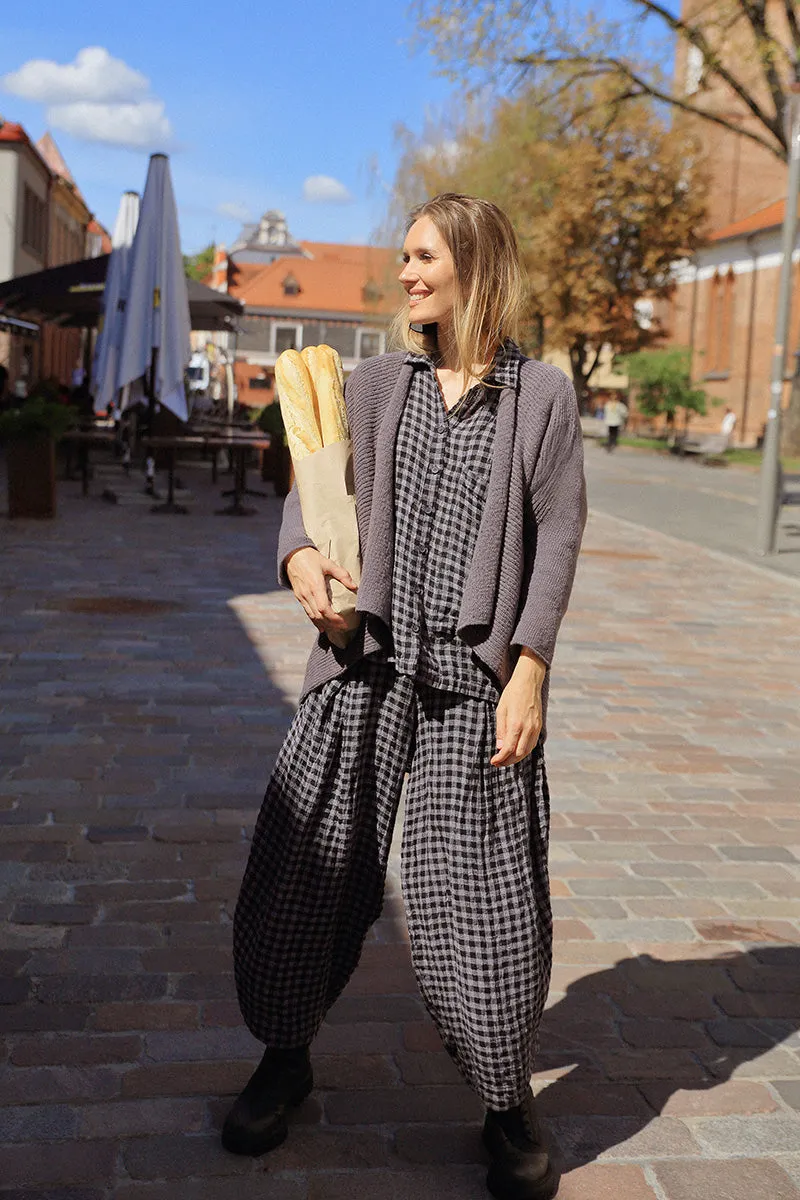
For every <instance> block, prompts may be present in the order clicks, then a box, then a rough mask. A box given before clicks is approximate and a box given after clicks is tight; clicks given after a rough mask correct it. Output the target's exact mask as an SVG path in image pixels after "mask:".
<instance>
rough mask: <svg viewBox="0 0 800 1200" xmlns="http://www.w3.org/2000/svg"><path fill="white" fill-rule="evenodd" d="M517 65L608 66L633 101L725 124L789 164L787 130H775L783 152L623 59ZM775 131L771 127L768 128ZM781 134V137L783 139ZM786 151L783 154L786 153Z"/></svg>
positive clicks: (529, 58)
mask: <svg viewBox="0 0 800 1200" xmlns="http://www.w3.org/2000/svg"><path fill="white" fill-rule="evenodd" d="M512 61H513V62H516V63H519V64H520V65H527V66H539V67H563V66H570V65H571V66H578V65H580V64H587V65H590V64H591V65H601V64H603V65H605V67H606V68H607V70H608V72H609V73H610V72H616V73H617V74H619V75H622V76H624V77H625V78H626V79H628V80H629V82H630V83H632V84H633V85H634V87H636V88H637V89H638V93H636V92H632V93H631V95H630V97H629V98H633V97H634V96H635V95H637V94H638V95H639V96H652V97H653V99H654V100H661V101H662V102H663V103H664V104H669V105H671V106H672V107H673V108H679V109H680V110H681V111H682V112H687V113H691V114H692V115H693V116H696V117H702V118H703V119H704V120H706V121H711V122H712V123H713V124H715V125H721V126H722V128H723V129H729V130H731V132H733V133H736V134H739V135H740V136H741V137H745V138H749V140H750V141H751V142H755V143H756V144H757V145H759V146H763V147H764V148H765V149H766V150H769V151H770V153H771V154H774V155H775V157H776V158H777V159H779V160H780V161H781V162H785V161H786V140H785V134H784V132H783V130H782V129H781V130H780V131H778V130H772V132H773V133H774V135H775V140H776V141H777V142H778V144H779V146H780V147H781V149H778V147H776V146H775V144H774V142H769V141H767V139H766V138H764V137H762V136H761V134H759V133H756V132H754V131H753V130H750V129H743V128H742V127H741V126H739V125H737V124H736V123H735V122H734V121H729V120H727V118H725V117H721V116H719V115H718V114H717V113H714V112H711V111H709V110H708V109H705V108H698V107H697V105H695V104H690V103H689V102H688V101H687V100H684V99H682V98H681V97H679V96H675V95H673V94H672V93H671V92H666V91H664V90H663V89H661V88H658V87H656V85H655V84H654V83H650V82H649V81H648V80H647V79H644V78H643V77H642V76H641V75H638V74H637V73H636V71H634V70H633V68H632V67H630V66H629V65H628V64H627V63H625V62H623V61H622V60H621V59H618V58H612V57H610V56H606V55H583V54H576V55H569V54H565V55H564V56H563V57H559V58H545V57H543V56H540V55H538V54H526V55H523V56H521V57H520V58H515V59H513V60H512ZM768 128H770V129H771V126H769V125H768ZM779 134H780V136H779ZM782 151H783V152H782Z"/></svg>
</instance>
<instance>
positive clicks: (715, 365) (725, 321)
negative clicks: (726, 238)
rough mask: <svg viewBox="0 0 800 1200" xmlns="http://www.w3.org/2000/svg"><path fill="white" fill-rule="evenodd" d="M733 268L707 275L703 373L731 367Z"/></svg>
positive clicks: (714, 372)
mask: <svg viewBox="0 0 800 1200" xmlns="http://www.w3.org/2000/svg"><path fill="white" fill-rule="evenodd" d="M734 280H735V276H734V274H733V269H732V268H730V267H729V268H728V270H727V271H725V272H724V273H722V274H721V273H720V272H719V271H717V272H716V274H715V275H714V276H713V277H712V278H711V279H709V281H708V283H709V292H708V312H707V315H706V362H705V368H706V374H707V375H726V374H727V373H728V372H729V371H730V369H731V353H732V349H733V302H734Z"/></svg>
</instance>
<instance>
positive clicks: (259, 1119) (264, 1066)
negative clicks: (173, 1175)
mask: <svg viewBox="0 0 800 1200" xmlns="http://www.w3.org/2000/svg"><path fill="white" fill-rule="evenodd" d="M313 1086H314V1080H313V1077H312V1074H311V1059H310V1057H309V1053H308V1046H299V1047H297V1049H294V1050H269V1049H268V1050H265V1051H264V1057H263V1058H262V1059H261V1062H260V1063H259V1065H258V1066H257V1067H256V1069H255V1071H254V1072H253V1074H252V1076H251V1077H250V1080H249V1082H248V1084H247V1086H246V1087H245V1089H244V1091H243V1092H242V1094H241V1095H240V1096H239V1097H238V1099H237V1100H236V1101H235V1102H234V1105H233V1108H232V1109H231V1111H230V1112H229V1113H228V1116H227V1117H226V1119H225V1124H224V1125H223V1127H222V1144H223V1146H224V1147H225V1149H226V1150H230V1152H231V1153H232V1154H252V1155H253V1156H256V1155H259V1154H266V1153H267V1151H268V1150H274V1149H275V1147H276V1146H280V1144H281V1142H283V1141H285V1140H286V1135H287V1134H288V1132H289V1127H288V1125H287V1123H286V1113H287V1111H288V1110H289V1109H290V1108H292V1107H293V1106H294V1105H296V1104H302V1102H303V1101H304V1100H305V1098H306V1096H307V1095H308V1093H309V1092H310V1091H311V1089H312V1087H313Z"/></svg>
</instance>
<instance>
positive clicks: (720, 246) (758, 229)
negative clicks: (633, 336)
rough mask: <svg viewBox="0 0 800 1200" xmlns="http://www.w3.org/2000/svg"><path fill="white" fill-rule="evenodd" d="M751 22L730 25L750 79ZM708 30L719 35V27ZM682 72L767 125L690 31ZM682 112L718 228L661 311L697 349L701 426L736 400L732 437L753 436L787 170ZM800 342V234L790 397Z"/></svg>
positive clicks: (731, 42) (779, 17) (728, 110)
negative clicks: (708, 61) (703, 168)
mask: <svg viewBox="0 0 800 1200" xmlns="http://www.w3.org/2000/svg"><path fill="white" fill-rule="evenodd" d="M767 8H768V20H769V25H770V28H771V29H773V30H774V31H775V32H776V33H777V34H778V36H780V37H781V38H782V39H785V44H786V45H787V47H788V46H790V45H791V38H790V34H789V29H788V26H787V23H786V10H785V6H784V4H783V2H782V0H768V5H767ZM700 10H702V11H703V12H704V13H705V14H707V15H709V14H710V15H711V16H713V5H709V4H708V0H684V2H683V7H682V15H683V16H684V17H685V18H692V17H695V16H696V14H697V12H699V11H700ZM744 26H745V22H744V18H742V20H741V23H740V30H738V31H737V28H736V27H734V28H733V30H729V31H728V32H727V34H726V38H727V41H726V59H727V61H730V62H733V63H734V64H735V67H736V70H737V72H738V73H739V75H740V76H741V77H743V78H744V80H745V81H746V80H747V62H748V60H749V61H752V58H753V55H754V53H755V51H754V48H753V45H752V42H751V35H750V34H749V31H748V30H746V29H745V28H744ZM709 36H711V37H713V36H715V34H714V33H713V31H711V32H710V34H709ZM675 71H676V83H677V84H678V86H679V87H680V88H681V90H682V92H683V94H684V95H686V96H689V97H691V98H692V101H693V102H694V103H695V104H697V105H698V106H699V105H702V106H703V107H704V108H707V109H709V110H710V111H712V112H715V113H718V114H720V115H724V116H725V117H726V118H727V119H729V120H731V121H732V122H735V123H736V125H737V126H738V127H739V128H740V129H741V130H743V131H745V130H747V129H751V130H758V129H760V127H759V126H758V124H757V122H756V119H755V117H753V116H752V115H751V114H750V113H749V112H748V111H747V110H746V109H745V107H744V105H743V104H742V102H741V101H740V100H739V99H738V98H737V97H736V96H735V95H734V93H733V92H732V91H731V90H730V89H729V88H728V87H727V85H725V84H722V83H720V82H716V81H710V80H706V79H704V78H703V74H702V57H701V56H700V55H699V54H698V53H697V52H695V50H694V48H693V47H689V46H688V45H687V44H686V42H684V41H683V40H681V41H680V42H679V44H678V50H677V54H676V62H675ZM764 100H765V102H766V103H768V101H767V99H766V97H765V98H764ZM676 119H677V120H680V121H682V122H687V123H690V124H691V127H692V131H693V133H694V134H695V135H696V136H697V138H698V139H699V140H700V143H701V145H702V148H703V150H704V152H705V154H706V156H707V159H708V163H709V167H710V181H711V186H710V194H709V204H708V223H709V231H708V239H707V242H706V245H705V247H704V248H703V249H702V250H700V251H699V252H698V253H697V254H696V255H695V256H694V258H693V259H692V260H691V261H687V262H684V263H681V264H679V265H678V266H677V268H676V278H677V281H678V287H677V289H676V291H675V294H674V296H673V297H672V299H671V301H669V302H668V303H667V304H666V305H664V306H663V307H662V309H661V310H660V313H659V315H660V316H661V319H662V321H663V322H664V324H665V326H666V328H667V330H668V335H669V339H668V340H669V341H670V343H671V344H674V345H680V346H688V347H689V348H690V349H691V352H692V378H693V380H694V382H695V383H696V384H697V385H698V386H700V387H702V388H704V389H705V391H706V393H707V394H708V396H709V398H710V400H711V401H712V403H711V404H710V405H709V410H708V414H707V415H706V416H705V417H693V418H692V428H693V429H697V430H702V429H707V430H711V429H717V428H719V425H720V422H721V419H722V414H723V412H724V408H725V407H726V406H727V407H730V408H731V409H732V410H733V411H734V412H735V413H736V417H737V423H736V428H735V431H734V436H733V441H734V442H735V443H738V444H740V445H753V444H755V443H756V442H757V441H758V439H759V438H760V436H761V433H762V430H763V427H764V423H765V420H766V413H767V409H768V407H769V384H770V363H771V358H772V349H773V342H774V333H775V318H776V313H777V303H778V281H779V276H780V266H781V224H782V222H783V217H784V212H785V197H786V187H787V174H788V170H787V167H786V164H785V163H783V162H781V161H780V160H779V159H778V158H777V157H776V156H775V155H774V154H772V153H770V151H769V150H767V149H766V148H765V147H761V146H759V145H758V144H757V143H755V142H754V141H752V140H751V139H749V138H748V137H746V136H744V133H739V134H737V133H735V132H733V131H732V130H728V129H725V128H723V127H722V126H720V125H716V124H713V123H711V122H709V121H705V120H702V119H700V118H697V117H693V116H691V115H686V114H683V113H682V114H679V115H678V116H677V117H676ZM798 349H800V242H799V243H798V249H797V250H796V251H795V265H794V274H793V302H792V321H791V334H790V339H789V354H788V356H787V365H786V377H785V381H786V382H785V395H784V403H786V402H788V396H789V390H790V386H791V379H792V376H793V375H794V372H795V370H796V368H797V365H798V359H797V356H796V355H795V353H794V352H795V351H797V350H798ZM714 402H716V403H714Z"/></svg>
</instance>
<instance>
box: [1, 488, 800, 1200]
mask: <svg viewBox="0 0 800 1200" xmlns="http://www.w3.org/2000/svg"><path fill="white" fill-rule="evenodd" d="M199 480H200V476H199V474H197V475H196V476H193V477H192V493H193V494H192V496H191V498H190V506H191V508H192V510H193V511H192V514H191V515H189V516H186V517H179V516H170V517H165V516H155V515H151V514H150V512H149V511H148V509H147V507H143V506H141V505H133V504H128V503H127V502H125V503H120V504H118V505H116V506H112V505H108V504H103V502H102V501H100V500H99V499H96V498H93V497H91V498H89V499H88V500H85V501H84V500H81V499H80V498H79V497H78V495H77V490H78V489H77V485H76V484H69V485H62V487H61V515H60V517H59V520H58V521H57V522H56V523H27V522H25V523H22V522H15V523H13V524H11V523H9V522H5V521H4V522H3V523H2V524H1V525H0V556H1V558H2V564H3V568H2V574H1V575H0V605H2V613H3V627H2V632H1V633H0V651H1V653H0V761H2V770H0V839H1V840H2V844H3V845H2V849H3V853H2V865H1V866H0V871H2V883H3V892H2V900H1V901H0V909H1V911H2V917H3V918H4V919H5V921H6V924H5V927H4V931H3V935H2V951H1V952H0V960H2V961H1V966H2V969H0V1000H2V1001H3V1004H2V1008H0V1016H2V1022H3V1030H2V1035H1V1040H0V1048H1V1049H2V1063H3V1065H2V1067H1V1068H0V1070H1V1071H2V1075H1V1077H0V1079H1V1082H0V1104H1V1105H2V1108H0V1190H2V1191H3V1195H5V1196H7V1197H8V1196H13V1197H14V1198H15V1200H22V1198H23V1197H24V1198H26V1200H33V1198H34V1197H38V1200H106V1198H110V1197H112V1196H113V1197H114V1198H115V1200H229V1198H230V1200H248V1198H250V1197H254V1198H255V1197H258V1198H259V1200H260V1198H261V1197H265V1198H266V1197H268V1198H270V1200H340V1198H341V1200H343V1198H345V1197H347V1198H348V1200H349V1198H350V1197H354V1196H359V1197H363V1198H364V1200H412V1198H413V1200H416V1198H421V1197H425V1198H428V1197H432V1198H433V1197H436V1198H438V1200H450V1198H454V1200H455V1198H463V1200H478V1198H480V1197H483V1196H484V1195H485V1194H486V1193H485V1192H484V1184H483V1177H484V1170H485V1167H484V1162H483V1157H482V1150H481V1147H480V1142H479V1128H480V1115H481V1114H480V1110H479V1106H478V1105H477V1103H476V1101H475V1099H474V1098H473V1096H472V1095H471V1093H470V1092H469V1091H467V1089H466V1088H465V1087H464V1086H462V1085H461V1084H460V1083H459V1080H458V1077H457V1076H456V1074H455V1073H454V1070H453V1068H452V1066H451V1065H450V1061H449V1059H448V1058H447V1056H446V1055H445V1053H444V1052H443V1050H442V1048H441V1046H440V1045H439V1043H438V1041H437V1038H436V1035H435V1032H434V1030H433V1028H432V1026H431V1025H430V1023H429V1022H428V1021H427V1019H426V1017H425V1013H424V1009H423V1007H422V1004H421V1002H420V999H419V997H418V995H417V992H416V990H415V985H414V979H413V975H412V972H411V969H410V965H409V958H408V949H407V945H406V942H405V937H404V927H403V918H402V903H401V899H400V896H399V888H398V882H397V862H396V859H395V861H394V863H393V868H392V876H391V880H390V887H389V891H388V895H387V901H386V908H385V913H384V916H383V918H382V919H381V921H380V922H379V923H378V924H377V925H376V927H375V929H374V930H373V933H372V935H371V938H370V940H369V943H368V945H367V947H366V951H365V954H364V958H363V961H362V964H361V966H360V967H359V970H358V972H357V973H356V975H355V977H354V979H353V981H352V983H351V985H350V987H349V988H348V989H347V993H346V995H345V996H343V998H342V999H341V1000H340V1001H339V1002H338V1003H337V1005H336V1006H335V1008H334V1009H333V1010H332V1012H331V1013H330V1016H329V1020H328V1021H327V1023H326V1024H325V1026H324V1028H323V1031H322V1033H321V1035H320V1037H319V1040H318V1042H317V1043H316V1046H315V1070H316V1076H317V1084H318V1086H317V1089H316V1091H315V1092H314V1094H313V1096H312V1098H310V1099H309V1100H308V1101H307V1103H306V1104H305V1106H304V1107H303V1108H302V1109H301V1110H300V1111H299V1112H298V1113H297V1115H296V1117H295V1119H294V1121H293V1127H292V1131H291V1138H290V1140H289V1142H288V1143H287V1145H286V1146H285V1147H284V1148H282V1149H281V1150H279V1151H278V1152H276V1153H275V1154H274V1155H271V1156H269V1157H267V1158H266V1159H263V1160H259V1161H256V1162H252V1161H250V1160H246V1159H245V1160H242V1159H238V1158H235V1157H233V1156H230V1155H227V1154H226V1153H225V1152H224V1151H223V1150H222V1149H221V1148H220V1146H219V1144H218V1129H219V1126H220V1122H221V1120H222V1117H223V1114H224V1112H225V1110H226V1108H227V1105H228V1103H229V1098H230V1097H231V1096H232V1095H233V1094H234V1093H236V1092H237V1091H238V1090H239V1088H240V1087H241V1086H242V1085H243V1083H244V1082H245V1080H246V1079H247V1077H248V1075H249V1073H250V1070H251V1068H252V1064H253V1062H254V1060H255V1059H256V1058H257V1057H258V1047H257V1045H256V1044H255V1043H254V1041H253V1040H252V1039H251V1038H250V1037H249V1035H247V1034H246V1033H245V1032H244V1031H243V1029H242V1027H241V1024H240V1019H239V1015H238V1012H237V1008H236V1005H235V1002H234V993H233V986H232V976H231V957H230V934H231V912H232V908H233V904H234V901H235V897H236V893H237V888H238V883H239V879H240V876H241V871H242V868H243V864H244V861H245V856H246V851H247V835H248V831H249V830H250V829H251V827H252V824H253V820H254V817H255V813H256V809H257V806H258V803H259V800H260V796H261V794H262V793H263V789H264V784H265V782H266V778H267V774H268V771H269V769H270V764H271V761H272V759H273V757H274V754H275V752H276V749H277V747H278V746H279V745H280V742H281V740H282V737H283V734H284V731H285V728H286V725H287V723H288V721H289V719H290V716H291V713H292V711H293V704H294V702H295V700H296V697H297V694H298V689H299V686H300V679H301V675H302V668H303V663H304V658H305V654H306V651H307V648H308V646H309V643H310V638H311V636H312V635H313V630H311V628H310V626H309V625H308V623H307V621H306V618H305V617H304V615H303V613H302V612H301V610H300V608H299V606H298V605H297V604H296V603H295V601H294V599H293V597H292V596H291V595H290V594H289V593H285V592H279V591H276V590H274V564H273V553H274V544H275V535H276V530H277V524H278V520H279V514H280V502H279V501H278V500H276V499H275V498H272V499H269V500H262V501H259V502H258V506H259V513H260V515H259V516H257V517H251V518H249V519H245V520H235V519H230V518H224V517H216V516H214V515H212V514H213V511H214V509H215V508H216V507H218V506H219V500H218V497H217V495H216V493H212V492H211V490H210V489H209V488H208V486H207V485H205V484H202V483H201V482H198V481H199ZM799 612H800V588H798V587H797V585H796V584H795V583H794V582H793V581H791V580H783V579H781V578H780V577H778V576H776V575H775V574H773V573H767V572H759V571H757V570H753V569H751V568H748V567H746V566H743V565H740V564H737V563H735V562H733V561H732V560H725V559H723V558H721V557H720V556H714V555H709V554H706V553H705V552H703V551H699V550H697V549H696V548H694V547H691V546H682V545H681V544H680V543H678V542H675V541H673V540H669V539H665V538H662V537H661V536H660V535H658V534H651V533H648V532H647V531H645V530H637V529H635V528H633V527H631V526H629V525H625V524H621V523H619V522H616V521H614V520H613V519H612V518H609V517H606V516H600V515H593V516H592V518H591V519H590V523H589V527H588V532H587V538H586V545H585V553H584V554H583V557H582V563H581V568H580V572H579V578H578V583H577V588H576V594H575V598H574V603H573V606H572V609H571V611H570V614H569V617H568V619H567V621H566V625H565V628H564V631H563V636H562V639H561V645H560V653H559V658H558V667H557V672H556V683H555V688H554V703H553V710H552V718H551V730H552V734H551V739H550V741H549V763H550V774H551V785H552V793H553V848H552V884H553V896H554V905H555V913H556V918H557V924H556V928H557V942H556V966H555V972H554V980H553V991H552V995H551V998H550V1005H549V1009H548V1013H547V1016H546V1023H545V1028H544V1031H543V1038H542V1046H543V1049H542V1054H541V1058H540V1062H539V1064H538V1066H539V1069H538V1071H537V1074H536V1076H535V1080H534V1083H535V1088H536V1090H537V1092H538V1093H539V1096H540V1102H541V1106H542V1109H543V1111H544V1112H545V1113H546V1115H547V1116H548V1118H549V1120H550V1127H551V1129H552V1131H553V1134H554V1135H555V1137H556V1138H557V1140H558V1143H559V1145H560V1149H561V1153H562V1155H563V1156H564V1159H565V1162H566V1168H567V1173H566V1174H565V1176H564V1181H563V1184H562V1188H561V1192H560V1198H561V1200H654V1198H658V1200H697V1197H698V1196H699V1197H704V1198H705V1197H707V1198H708V1200H754V1198H759V1200H760V1198H761V1197H764V1198H765V1200H766V1198H769V1200H789V1198H790V1197H792V1198H796V1197H798V1196H799V1195H800V945H799V943H800V876H799V873H798V860H800V811H799V810H798V804H797V801H798V798H799V797H800V754H799V753H798V742H799V739H800V703H799V701H800V680H798V672H797V662H798V643H800V623H799V622H798V613H799ZM500 1019H502V1014H501V1015H500Z"/></svg>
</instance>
